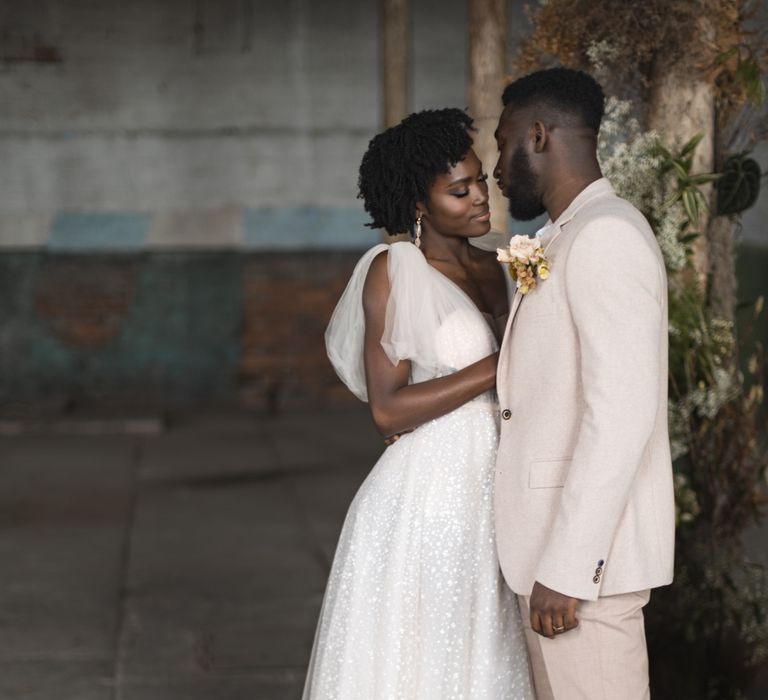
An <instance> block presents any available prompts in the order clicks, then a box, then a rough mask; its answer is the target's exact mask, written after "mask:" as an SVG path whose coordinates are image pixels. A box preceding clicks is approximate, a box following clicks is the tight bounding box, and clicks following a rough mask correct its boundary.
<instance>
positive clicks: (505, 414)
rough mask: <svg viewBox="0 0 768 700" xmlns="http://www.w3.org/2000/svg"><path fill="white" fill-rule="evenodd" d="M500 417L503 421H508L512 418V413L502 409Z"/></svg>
mask: <svg viewBox="0 0 768 700" xmlns="http://www.w3.org/2000/svg"><path fill="white" fill-rule="evenodd" d="M501 417H502V418H503V419H504V420H509V419H510V418H512V411H510V410H509V409H508V408H505V409H504V410H503V411H502V412H501Z"/></svg>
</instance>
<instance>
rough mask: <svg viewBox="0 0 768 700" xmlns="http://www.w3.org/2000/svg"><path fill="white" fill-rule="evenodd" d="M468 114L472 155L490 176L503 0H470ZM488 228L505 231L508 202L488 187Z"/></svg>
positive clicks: (500, 77) (500, 80)
mask: <svg viewBox="0 0 768 700" xmlns="http://www.w3.org/2000/svg"><path fill="white" fill-rule="evenodd" d="M468 11H469V17H468V21H469V83H468V85H467V102H468V104H469V113H470V115H471V116H472V118H473V119H474V120H475V126H476V127H477V129H478V132H477V134H476V135H475V145H474V149H475V153H477V156H478V158H480V160H481V161H482V162H483V166H484V168H485V171H486V172H487V173H488V174H489V175H492V173H493V168H494V166H495V165H496V160H497V158H498V151H497V148H496V139H495V138H494V136H493V134H494V131H495V130H496V126H497V124H498V121H499V116H500V115H501V93H502V91H503V89H504V79H505V77H506V74H507V71H506V70H505V57H506V46H507V16H506V3H505V2H504V0H469V7H468ZM489 192H490V206H491V227H492V228H493V229H495V230H497V231H501V232H506V229H507V220H508V217H507V203H506V200H505V199H504V197H503V195H502V194H501V192H499V190H498V188H497V187H495V186H494V185H491V186H490V187H489Z"/></svg>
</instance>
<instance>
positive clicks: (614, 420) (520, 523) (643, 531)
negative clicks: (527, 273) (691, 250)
mask: <svg viewBox="0 0 768 700" xmlns="http://www.w3.org/2000/svg"><path fill="white" fill-rule="evenodd" d="M547 239H548V240H547ZM544 245H545V248H546V255H547V258H548V259H549V260H550V263H551V275H550V277H549V279H547V280H544V281H540V282H539V286H538V287H537V288H536V289H534V290H533V291H531V292H530V293H529V294H527V295H526V296H525V297H522V296H521V295H520V294H519V293H518V294H517V295H516V296H515V298H514V301H513V304H512V309H511V312H510V318H509V322H508V324H507V329H506V334H505V336H504V342H503V345H502V348H501V357H500V359H499V369H498V393H499V403H500V407H501V409H502V412H501V415H502V420H501V442H500V446H499V453H498V461H497V470H496V492H495V508H496V535H497V540H498V550H499V559H500V562H501V568H502V571H503V573H504V578H505V579H506V581H507V583H508V584H509V586H510V587H511V588H512V590H513V591H515V592H516V593H519V594H522V595H529V594H530V593H531V589H532V588H533V584H534V582H535V581H539V582H540V583H542V584H544V585H545V586H547V587H549V588H552V589H554V590H555V591H559V592H561V593H565V594H567V595H571V596H574V597H577V598H581V599H584V600H595V599H597V598H598V597H599V596H606V595H615V594H619V593H627V592H631V591H640V590H644V589H647V588H653V587H656V586H661V585H665V584H668V583H670V582H671V581H672V569H673V554H674V528H675V507H674V494H673V483H672V464H671V459H670V450H669V438H668V431H667V284H666V274H665V270H664V261H663V259H662V256H661V251H660V250H659V247H658V245H657V243H656V239H655V238H654V235H653V232H652V231H651V229H650V227H649V225H648V222H647V221H646V220H645V218H644V217H643V215H642V214H641V213H640V212H639V211H637V210H636V209H635V208H634V207H633V206H632V205H631V204H629V203H628V202H627V201H625V200H623V199H621V198H620V197H618V196H617V195H616V194H615V192H614V191H613V188H612V187H611V186H610V184H609V183H608V181H607V180H605V179H601V180H597V181H596V182H593V183H592V184H591V185H589V186H588V187H587V188H586V189H584V190H583V191H582V192H581V193H580V194H579V196H578V197H577V198H576V199H575V200H574V201H573V202H572V203H571V205H570V206H569V207H568V209H567V210H566V211H565V212H564V213H563V214H562V215H561V216H560V217H559V218H558V220H557V221H555V222H554V224H553V225H552V227H551V228H550V230H549V232H548V234H547V235H545V241H544Z"/></svg>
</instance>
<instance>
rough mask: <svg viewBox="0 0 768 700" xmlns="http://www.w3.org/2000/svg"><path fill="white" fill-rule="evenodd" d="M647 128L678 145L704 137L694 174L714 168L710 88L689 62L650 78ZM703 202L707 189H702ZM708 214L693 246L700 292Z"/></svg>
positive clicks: (706, 261)
mask: <svg viewBox="0 0 768 700" xmlns="http://www.w3.org/2000/svg"><path fill="white" fill-rule="evenodd" d="M648 126H649V127H650V128H651V129H653V130H654V131H656V132H657V133H658V134H659V135H660V136H663V137H664V139H665V140H667V141H669V142H672V143H673V144H674V143H675V142H676V143H677V145H679V146H680V145H682V144H683V143H685V142H686V141H688V140H690V139H691V138H693V137H694V136H696V134H700V133H702V134H704V138H703V139H702V141H701V143H699V146H698V148H697V149H696V153H695V156H694V162H693V168H692V172H693V173H694V174H701V173H709V172H712V170H713V167H714V139H713V136H714V128H715V105H714V96H713V93H712V88H711V86H710V85H709V84H708V83H707V82H706V81H705V80H704V78H703V76H701V68H700V67H698V66H696V65H694V63H693V60H692V59H685V58H683V59H681V60H680V61H678V62H677V63H676V64H674V65H672V66H669V65H663V66H659V67H658V69H657V71H656V76H655V77H654V79H653V84H652V87H651V95H650V105H649V110H648ZM702 191H703V192H704V195H705V197H706V198H707V200H709V198H710V191H711V186H710V185H706V186H704V187H703V188H702ZM708 219H709V212H707V211H706V210H705V211H703V212H702V214H701V221H699V222H698V229H697V230H699V231H701V232H702V235H701V236H700V237H699V238H697V239H696V241H695V242H694V244H693V265H694V268H695V270H696V275H697V278H698V280H699V283H700V285H701V287H702V289H704V288H705V285H706V279H707V272H708V271H709V259H710V251H709V245H708V241H707V237H706V235H703V234H705V233H706V229H707V222H708Z"/></svg>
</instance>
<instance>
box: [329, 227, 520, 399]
mask: <svg viewBox="0 0 768 700" xmlns="http://www.w3.org/2000/svg"><path fill="white" fill-rule="evenodd" d="M385 251H386V252H387V253H388V260H387V271H388V274H389V281H390V296H389V300H388V302H387V311H386V322H385V329H384V334H383V335H382V338H381V345H382V347H383V348H384V351H385V352H386V354H387V356H388V357H389V359H390V360H391V361H392V363H393V364H397V363H398V362H399V361H401V360H409V361H410V362H411V381H412V382H421V381H425V380H428V379H431V378H434V377H438V376H442V375H445V374H449V373H451V372H455V371H456V370H459V369H462V368H464V367H466V366H468V365H470V364H472V363H473V362H477V361H478V360H480V359H482V358H483V357H486V356H488V355H490V354H492V353H494V352H496V351H497V350H498V348H499V338H500V332H499V331H501V333H503V326H500V327H499V326H498V325H497V324H498V323H500V321H501V319H491V322H490V323H489V320H488V319H487V317H486V315H485V314H484V313H483V312H481V311H480V310H479V309H478V307H477V306H476V305H475V303H474V302H473V301H472V300H471V299H470V297H469V296H468V295H467V294H466V292H464V291H463V290H462V289H461V287H459V286H458V285H457V284H456V283H455V282H453V281H452V280H450V279H449V278H448V277H446V276H445V275H444V274H443V273H441V272H440V271H438V270H437V269H435V268H434V267H432V266H431V265H430V264H429V263H428V262H427V260H426V258H425V257H424V256H423V254H422V253H421V251H419V249H418V248H416V247H415V246H414V245H412V244H411V243H408V242H398V243H394V244H392V245H384V244H382V245H378V246H375V247H374V248H372V249H371V250H369V251H368V252H367V253H366V254H365V255H363V257H362V258H361V259H360V261H359V263H358V264H357V266H356V267H355V270H354V272H353V273H352V277H351V279H350V281H349V284H348V285H347V288H346V289H345V291H344V294H343V295H342V297H341V299H340V301H339V303H338V305H337V307H336V310H335V311H334V313H333V316H332V318H331V322H330V324H329V326H328V330H327V331H326V347H327V349H328V356H329V358H330V360H331V363H332V364H333V366H334V368H335V370H336V372H337V373H338V375H339V377H340V378H341V379H342V381H344V383H345V384H346V385H347V386H348V387H349V388H350V390H351V391H352V392H353V393H354V394H355V395H356V396H358V397H359V398H361V399H363V400H366V399H367V392H366V387H365V371H364V364H363V336H364V332H365V319H364V316H363V303H362V294H363V287H364V284H365V278H366V276H367V274H368V270H369V269H370V266H371V263H372V262H373V260H374V259H375V258H376V257H377V256H378V255H380V254H382V253H384V252H385ZM505 274H506V273H505ZM509 289H510V287H509V285H508V290H509ZM494 322H495V323H494Z"/></svg>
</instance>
